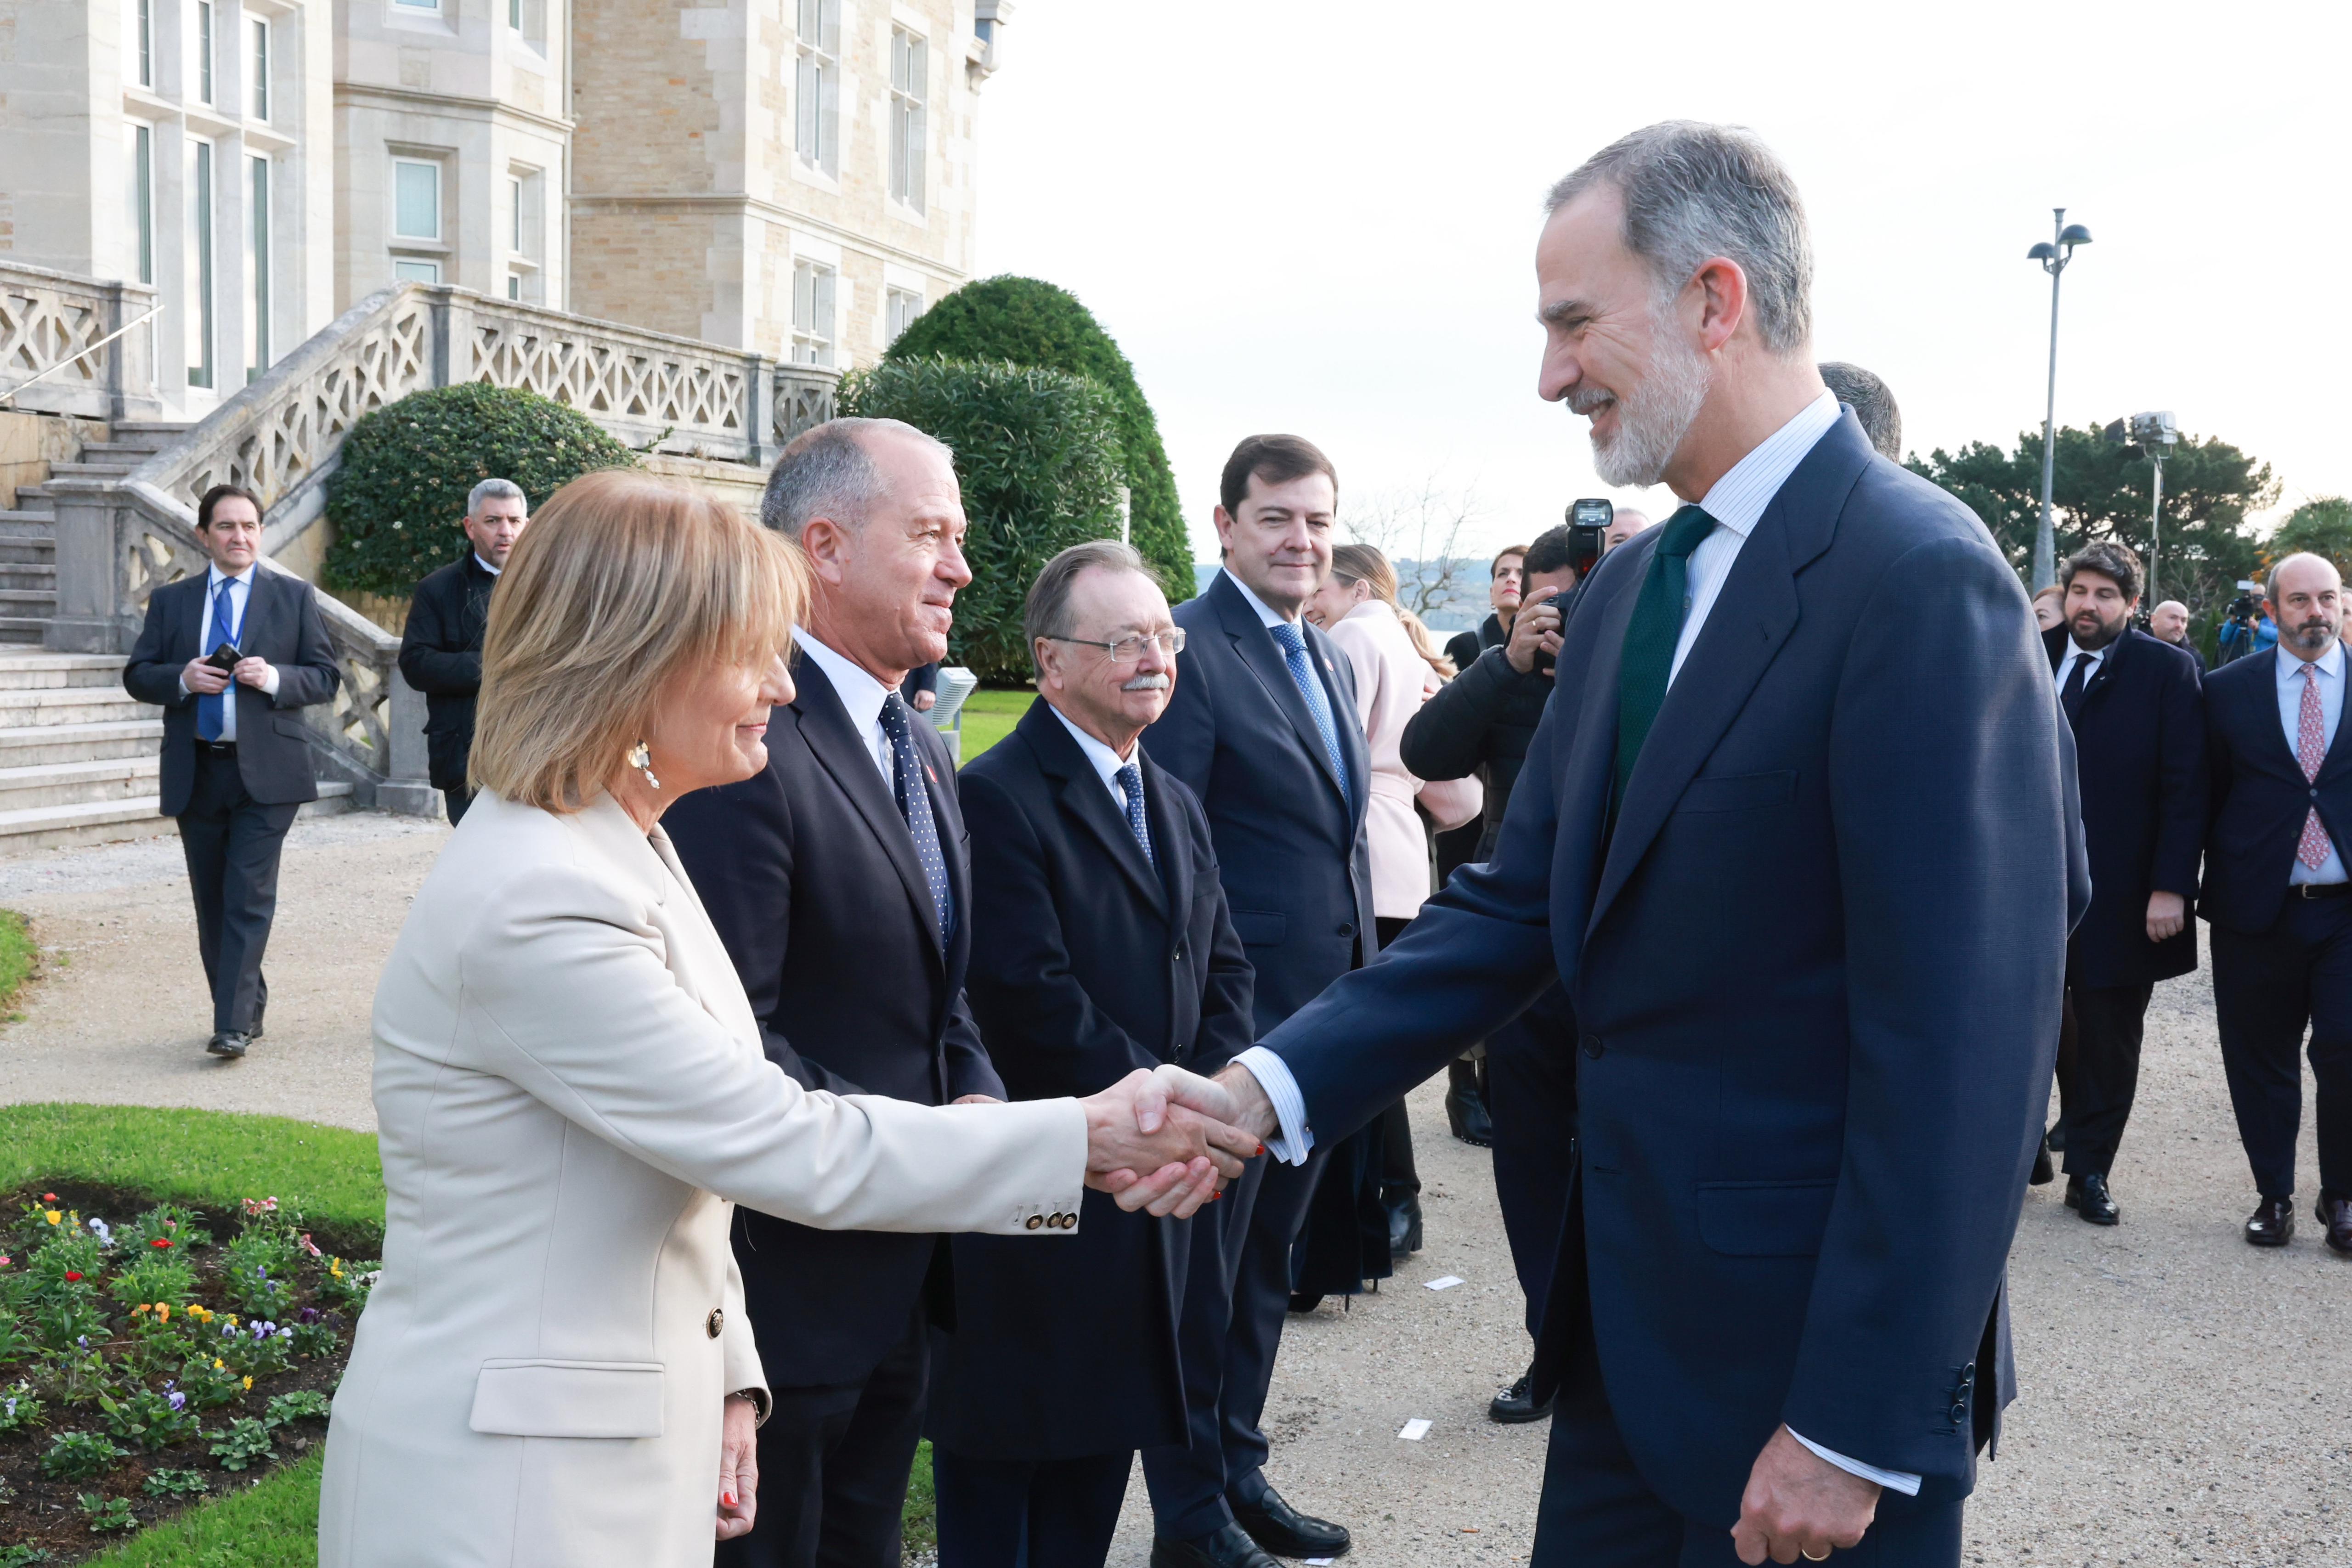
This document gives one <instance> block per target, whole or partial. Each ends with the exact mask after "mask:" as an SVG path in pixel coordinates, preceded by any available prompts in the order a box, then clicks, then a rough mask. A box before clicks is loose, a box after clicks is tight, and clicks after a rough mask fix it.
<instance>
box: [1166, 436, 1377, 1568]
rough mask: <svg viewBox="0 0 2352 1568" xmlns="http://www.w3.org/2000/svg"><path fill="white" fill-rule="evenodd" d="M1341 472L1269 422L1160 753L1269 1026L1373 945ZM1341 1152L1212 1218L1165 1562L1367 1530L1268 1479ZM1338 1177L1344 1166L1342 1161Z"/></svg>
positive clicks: (1190, 1347) (1307, 1549)
mask: <svg viewBox="0 0 2352 1568" xmlns="http://www.w3.org/2000/svg"><path fill="white" fill-rule="evenodd" d="M1219 502H1220V504H1219V506H1218V507H1217V511H1216V524H1217V538H1218V540H1219V542H1220V544H1221V545H1222V547H1223V557H1224V566H1223V570H1221V571H1219V572H1218V573H1217V575H1216V578H1215V579H1214V580H1213V581H1212V582H1211V583H1210V584H1209V587H1208V590H1207V591H1205V592H1203V593H1202V595H1201V596H1200V597H1199V598H1197V599H1194V600H1191V601H1187V602H1186V603H1183V604H1181V605H1179V606H1177V608H1176V624H1177V625H1179V626H1181V627H1182V628H1183V629H1184V631H1185V633H1186V635H1187V639H1188V640H1187V642H1186V643H1185V646H1184V651H1183V653H1181V654H1179V655H1178V657H1177V669H1178V671H1179V675H1178V679H1177V682H1176V686H1175V690H1174V691H1173V692H1172V693H1171V694H1170V697H1169V702H1168V711H1167V713H1166V715H1165V716H1162V717H1161V718H1160V721H1159V722H1158V723H1157V724H1155V725H1153V726H1152V727H1150V729H1147V730H1145V731H1144V732H1143V748H1144V749H1145V750H1146V751H1148V752H1150V754H1151V759H1152V760H1153V761H1154V762H1156V763H1158V764H1159V765H1160V767H1161V768H1166V769H1167V770H1168V771H1169V772H1170V773H1171V774H1173V775H1174V776H1175V777H1176V778H1177V779H1181V780H1182V781H1183V783H1184V784H1185V785H1187V786H1188V787H1189V788H1190V789H1192V793H1193V794H1195V795H1197V796H1199V797H1200V800H1201V805H1202V809H1203V810H1205V811H1207V813H1208V817H1209V831H1210V834H1211V837H1212V839H1213V841H1214V843H1215V845H1216V852H1217V864H1218V868H1219V877H1220V880H1221V881H1223V883H1224V888H1225V897H1226V899H1227V900H1228V901H1229V902H1230V903H1231V904H1232V906H1233V923H1234V930H1235V931H1236V932H1238V933H1239V934H1240V936H1241V939H1242V943H1243V945H1244V948H1245V949H1246V951H1247V953H1248V956H1249V960H1250V963H1251V964H1252V965H1253V966H1254V967H1255V969H1256V988H1255V1007H1254V1009H1253V1012H1254V1015H1255V1020H1254V1021H1255V1025H1256V1032H1257V1033H1258V1034H1261V1035H1263V1034H1264V1033H1265V1032H1266V1031H1267V1030H1271V1029H1272V1028H1274V1026H1275V1025H1276V1024H1278V1023H1280V1022H1282V1020H1283V1019H1286V1018H1288V1017H1289V1016H1290V1015H1291V1014H1292V1013H1293V1012H1295V1011H1297V1009H1300V1008H1302V1007H1304V1006H1306V1005H1307V1002H1309V1001H1311V1000H1313V999H1314V998H1315V997H1316V995H1317V994H1318V992H1320V991H1321V990H1322V989H1323V988H1324V987H1326V986H1328V985H1329V984H1330V983H1331V982H1332V981H1333V980H1336V979H1338V978H1339V977H1340V976H1342V975H1344V974H1346V973H1347V972H1348V971H1349V970H1350V969H1353V968H1355V967H1357V966H1359V965H1360V964H1364V963H1367V962H1369V961H1370V958H1371V956H1372V954H1373V953H1374V951H1375V950H1376V949H1377V947H1378V938H1377V936H1375V935H1374V932H1373V926H1372V893H1371V886H1372V877H1371V853H1370V847H1369V845H1368V843H1367V841H1366V839H1365V836H1364V801H1365V797H1366V790H1367V786H1368V783H1369V780H1370V778H1371V764H1370V755H1369V753H1368V752H1367V751H1366V749H1365V746H1364V732H1363V730H1362V729H1361V728H1360V727H1359V726H1358V725H1357V722H1356V683H1355V675H1354V673H1353V670H1352V667H1351V666H1350V665H1349V663H1348V660H1347V659H1346V657H1345V656H1344V655H1342V654H1340V653H1339V652H1338V651H1337V650H1336V649H1335V648H1334V647H1333V646H1332V643H1331V640H1330V639H1329V638H1328V637H1326V636H1325V635H1324V634H1323V632H1322V631H1321V630H1320V629H1319V628H1318V627H1315V626H1313V625H1310V624H1308V623H1307V621H1306V620H1305V619H1304V612H1305V610H1306V607H1307V600H1309V599H1310V598H1312V597H1313V596H1314V593H1315V591H1316V590H1317V589H1318V588H1319V587H1321V586H1322V583H1323V580H1324V579H1325V578H1326V577H1328V576H1329V575H1330V571H1331V531H1332V528H1333V526H1334V521H1335V516H1336V513H1337V511H1338V507H1339V478H1338V476H1337V474H1336V472H1335V471H1334V470H1333V468H1332V466H1331V460H1330V459H1329V458H1328V457H1326V456H1325V455H1323V454H1322V453H1321V452H1320V451H1319V450H1318V449H1317V447H1316V446H1315V444H1314V443H1312V442H1310V441H1307V440H1304V439H1302V438H1300V437H1298V436H1296V435H1253V436H1251V437H1250V438H1249V439H1247V440H1245V441H1244V442H1243V443H1242V444H1240V445H1239V446H1236V447H1235V448H1234V454H1233V455H1232V456H1231V457H1229V458H1227V459H1226V461H1225V471H1224V474H1223V477H1222V479H1221V480H1220V483H1219ZM1329 1157H1330V1155H1329V1150H1328V1148H1326V1149H1319V1150H1318V1151H1316V1154H1315V1155H1314V1156H1313V1157H1311V1158H1310V1159H1309V1160H1308V1161H1307V1163H1306V1164H1304V1165H1295V1166H1294V1165H1278V1166H1268V1164H1267V1162H1266V1161H1265V1160H1264V1159H1258V1160H1255V1161H1253V1162H1251V1165H1250V1168H1249V1169H1248V1171H1247V1172H1245V1173H1244V1175H1243V1176H1242V1178H1241V1179H1240V1180H1239V1181H1237V1182H1235V1183H1234V1185H1233V1187H1232V1189H1231V1190H1229V1191H1228V1193H1227V1194H1226V1197H1225V1200H1224V1201H1223V1203H1221V1204H1219V1205H1218V1206H1217V1212H1216V1214H1215V1216H1214V1221H1213V1222H1211V1221H1209V1220H1206V1219H1203V1220H1202V1221H1199V1222H1196V1223H1195V1224H1194V1225H1193V1227H1192V1238H1193V1240H1192V1271H1191V1279H1190V1283H1189V1285H1188V1295H1187V1299H1186V1301H1185V1307H1184V1326H1183V1330H1182V1333H1183V1336H1184V1347H1183V1358H1184V1381H1185V1394H1186V1399H1187V1401H1188V1405H1189V1407H1190V1408H1189V1412H1188V1417H1187V1419H1188V1421H1189V1424H1190V1427H1191V1434H1192V1435H1191V1441H1190V1442H1189V1443H1188V1444H1179V1445H1173V1446H1170V1447H1164V1448H1147V1449H1145V1450H1144V1454H1143V1474H1144V1479H1146V1480H1147V1481H1148V1482H1149V1483H1150V1488H1151V1509H1152V1516H1153V1520H1154V1526H1153V1530H1154V1534H1155V1536H1156V1538H1157V1539H1156V1540H1155V1541H1154V1542H1153V1545H1152V1549H1151V1562H1152V1568H1268V1565H1267V1560H1266V1553H1268V1552H1272V1553H1274V1554H1276V1555H1278V1556H1283V1557H1332V1556H1337V1555H1338V1554H1339V1553H1340V1552H1345V1551H1346V1550H1347V1549H1348V1544H1349V1536H1348V1531H1346V1530H1344V1529H1342V1528H1341V1527H1339V1525H1336V1524H1332V1523H1329V1522H1328V1521H1323V1520H1320V1519H1314V1518H1310V1517H1308V1516H1307V1515H1303V1514H1300V1513H1298V1512H1297V1511H1295V1510H1293V1509H1292V1508H1291V1506H1290V1505H1289V1504H1288V1503H1286V1502H1285V1501H1284V1500H1283V1499H1282V1497H1281V1495H1280V1494H1279V1493H1277V1492H1276V1491H1275V1490H1274V1489H1273V1488H1272V1487H1271V1486H1269V1485H1268V1484H1267V1483H1266V1479H1265V1474H1264V1473H1263V1466H1264V1465H1265V1458H1266V1440H1265V1433H1264V1432H1263V1431H1262V1430H1260V1428H1259V1425H1258V1422H1259V1416H1260V1415H1261V1413H1262V1412H1263V1411H1264V1410H1265V1394H1266V1385H1267V1384H1268V1382H1269V1380H1270V1379H1271V1378H1272V1377H1273V1375H1274V1358H1275V1353H1276V1349H1277V1348H1278V1347H1279V1345H1280V1344H1281V1341H1282V1322H1283V1313H1284V1312H1285V1311H1286V1309H1287V1308H1288V1306H1289V1304H1290V1282H1291V1270H1290V1254H1291V1243H1292V1241H1293V1240H1294V1239H1296V1238H1297V1235H1298V1230H1299V1226H1300V1224H1301V1222H1302V1221H1303V1220H1304V1219H1305V1218H1306V1216H1307V1204H1308V1202H1309V1200H1310V1199H1311V1198H1312V1197H1314V1194H1315V1186H1316V1182H1317V1180H1318V1178H1319V1177H1320V1176H1321V1175H1322V1170H1323V1166H1324V1164H1325V1163H1326V1161H1327V1160H1328V1159H1329ZM1335 1179H1336V1178H1335Z"/></svg>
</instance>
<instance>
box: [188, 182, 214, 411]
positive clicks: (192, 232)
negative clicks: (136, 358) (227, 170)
mask: <svg viewBox="0 0 2352 1568" xmlns="http://www.w3.org/2000/svg"><path fill="white" fill-rule="evenodd" d="M188 255H189V256H193V257H194V259H195V266H194V267H193V268H191V269H190V273H189V284H190V286H191V287H192V288H193V289H194V295H195V298H193V299H191V300H189V301H188V384H189V385H190V386H192V387H208V386H210V385H212V384H213V144H212V143H211V142H209V141H191V142H189V143H188Z"/></svg>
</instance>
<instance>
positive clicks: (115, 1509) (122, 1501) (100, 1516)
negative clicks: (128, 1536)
mask: <svg viewBox="0 0 2352 1568" xmlns="http://www.w3.org/2000/svg"><path fill="white" fill-rule="evenodd" d="M75 1502H76V1503H77V1504H78V1505H79V1507H80V1509H81V1516H82V1517H83V1518H84V1519H87V1520H88V1521H89V1532H90V1533H91V1534H92V1535H112V1534H114V1533H116V1532H117V1531H124V1530H136V1529H138V1528H139V1521H138V1520H137V1519H136V1518H134V1517H132V1515H131V1500H130V1499H129V1498H127V1497H100V1496H99V1495H98V1493H96V1492H94V1491H86V1492H84V1493H82V1494H81V1495H80V1496H79V1497H78V1498H76V1499H75Z"/></svg>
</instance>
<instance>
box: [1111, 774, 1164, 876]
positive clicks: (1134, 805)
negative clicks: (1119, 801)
mask: <svg viewBox="0 0 2352 1568" xmlns="http://www.w3.org/2000/svg"><path fill="white" fill-rule="evenodd" d="M1118 787H1119V790H1120V792H1121V793H1123V794H1124V795H1126V797H1127V825H1128V828H1129V831H1132V832H1133V833H1134V834H1135V841H1136V842H1137V843H1139V844H1141V845H1142V846H1143V858H1144V859H1145V860H1147V861H1150V862H1151V863H1152V865H1153V866H1154V867H1155V868H1156V867H1157V866H1158V865H1159V864H1160V860H1159V857H1157V856H1156V855H1154V854H1153V853H1152V852H1151V828H1150V824H1148V823H1146V822H1145V821H1144V820H1143V768H1142V767H1141V766H1140V765H1139V764H1137V763H1133V762H1130V763H1129V764H1128V765H1127V766H1126V767H1124V768H1120V769H1119V770H1118Z"/></svg>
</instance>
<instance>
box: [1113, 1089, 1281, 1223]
mask: <svg viewBox="0 0 2352 1568" xmlns="http://www.w3.org/2000/svg"><path fill="white" fill-rule="evenodd" d="M1078 1103H1079V1105H1080V1106H1082V1107H1084V1108H1085V1111H1086V1113H1087V1186H1091V1187H1095V1188H1097V1189H1098V1190H1100V1191H1103V1192H1107V1193H1109V1194H1110V1195H1111V1196H1112V1197H1115V1198H1116V1199H1117V1200H1118V1206H1119V1207H1121V1208H1123V1209H1127V1210H1129V1212H1132V1211H1134V1210H1136V1209H1139V1208H1141V1209H1147V1210H1149V1211H1150V1212H1151V1213H1153V1214H1156V1215H1170V1214H1172V1215H1174V1216H1176V1217H1177V1218H1180V1219H1181V1218H1184V1217H1185V1216H1187V1215H1189V1214H1191V1213H1192V1212H1193V1211H1194V1210H1195V1209H1197V1208H1199V1207H1201V1206H1202V1204H1204V1203H1206V1202H1208V1201H1209V1200H1210V1199H1211V1198H1213V1197H1216V1196H1217V1193H1218V1191H1219V1189H1220V1188H1222V1187H1223V1186H1224V1185H1225V1183H1227V1182H1228V1181H1231V1180H1232V1179H1233V1178H1234V1177H1235V1176H1239V1175H1241V1174H1242V1165H1243V1162H1244V1161H1245V1160H1249V1159H1252V1158H1254V1157H1255V1156H1256V1155H1259V1154H1262V1153H1263V1152H1264V1151H1265V1139H1266V1138H1267V1137H1269V1136H1270V1135H1272V1134H1273V1133H1274V1131H1275V1115H1274V1106H1273V1103H1271V1102H1270V1101H1268V1100H1267V1099H1266V1096H1265V1090H1264V1089H1262V1088H1260V1087H1259V1086H1258V1082H1257V1080H1256V1079H1255V1077H1253V1076H1251V1074H1250V1071H1249V1070H1248V1069H1247V1068H1245V1067H1228V1068H1226V1069H1225V1070H1224V1071H1223V1072H1221V1073H1219V1074H1218V1075H1217V1076H1216V1077H1214V1078H1203V1077H1202V1076H1201V1075H1200V1074H1198V1073H1196V1072H1187V1071H1184V1070H1183V1069H1182V1068H1181V1067H1165V1066H1163V1067H1160V1068H1156V1069H1153V1070H1152V1071H1148V1072H1147V1071H1144V1070H1143V1069H1141V1068H1138V1069H1136V1070H1135V1071H1133V1072H1130V1073H1129V1074H1128V1075H1127V1076H1126V1077H1125V1078H1122V1079H1120V1080H1119V1081H1118V1082H1117V1083H1114V1084H1112V1085H1111V1086H1110V1087H1109V1088H1108V1089H1106V1090H1104V1091H1103V1092H1101V1093H1099V1094H1090V1095H1087V1097H1086V1098H1085V1099H1083V1100H1081V1101H1079V1102H1078Z"/></svg>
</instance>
